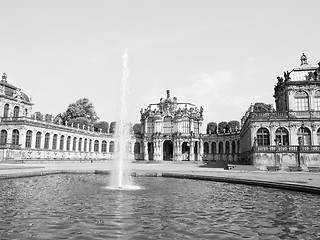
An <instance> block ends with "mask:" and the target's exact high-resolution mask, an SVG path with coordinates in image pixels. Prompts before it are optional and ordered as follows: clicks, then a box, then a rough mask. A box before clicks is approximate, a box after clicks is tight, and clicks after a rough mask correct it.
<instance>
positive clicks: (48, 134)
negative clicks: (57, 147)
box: [43, 133, 50, 149]
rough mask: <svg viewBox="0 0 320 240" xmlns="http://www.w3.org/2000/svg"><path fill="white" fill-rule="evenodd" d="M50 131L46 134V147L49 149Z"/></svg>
mask: <svg viewBox="0 0 320 240" xmlns="http://www.w3.org/2000/svg"><path fill="white" fill-rule="evenodd" d="M49 141H50V133H46V134H45V135H44V146H43V148H44V149H49Z"/></svg>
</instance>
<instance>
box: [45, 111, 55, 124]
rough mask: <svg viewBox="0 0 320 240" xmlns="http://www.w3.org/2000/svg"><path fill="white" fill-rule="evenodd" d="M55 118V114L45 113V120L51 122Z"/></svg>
mask: <svg viewBox="0 0 320 240" xmlns="http://www.w3.org/2000/svg"><path fill="white" fill-rule="evenodd" d="M53 119H54V117H53V115H52V114H48V113H47V114H46V115H44V120H45V121H46V122H51V121H52V120H53Z"/></svg>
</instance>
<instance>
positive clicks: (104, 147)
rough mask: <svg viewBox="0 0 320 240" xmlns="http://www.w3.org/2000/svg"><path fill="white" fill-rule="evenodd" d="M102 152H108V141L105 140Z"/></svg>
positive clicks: (102, 144)
mask: <svg viewBox="0 0 320 240" xmlns="http://www.w3.org/2000/svg"><path fill="white" fill-rule="evenodd" d="M101 152H104V153H105V152H107V141H106V140H103V141H102V143H101Z"/></svg>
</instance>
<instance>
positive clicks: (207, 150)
mask: <svg viewBox="0 0 320 240" xmlns="http://www.w3.org/2000/svg"><path fill="white" fill-rule="evenodd" d="M203 152H204V153H205V154H209V143H207V142H205V143H204V144H203Z"/></svg>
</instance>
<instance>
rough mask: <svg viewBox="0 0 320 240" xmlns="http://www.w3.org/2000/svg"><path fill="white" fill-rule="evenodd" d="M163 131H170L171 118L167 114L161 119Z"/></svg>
mask: <svg viewBox="0 0 320 240" xmlns="http://www.w3.org/2000/svg"><path fill="white" fill-rule="evenodd" d="M163 133H172V118H171V117H169V116H167V117H164V119H163Z"/></svg>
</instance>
